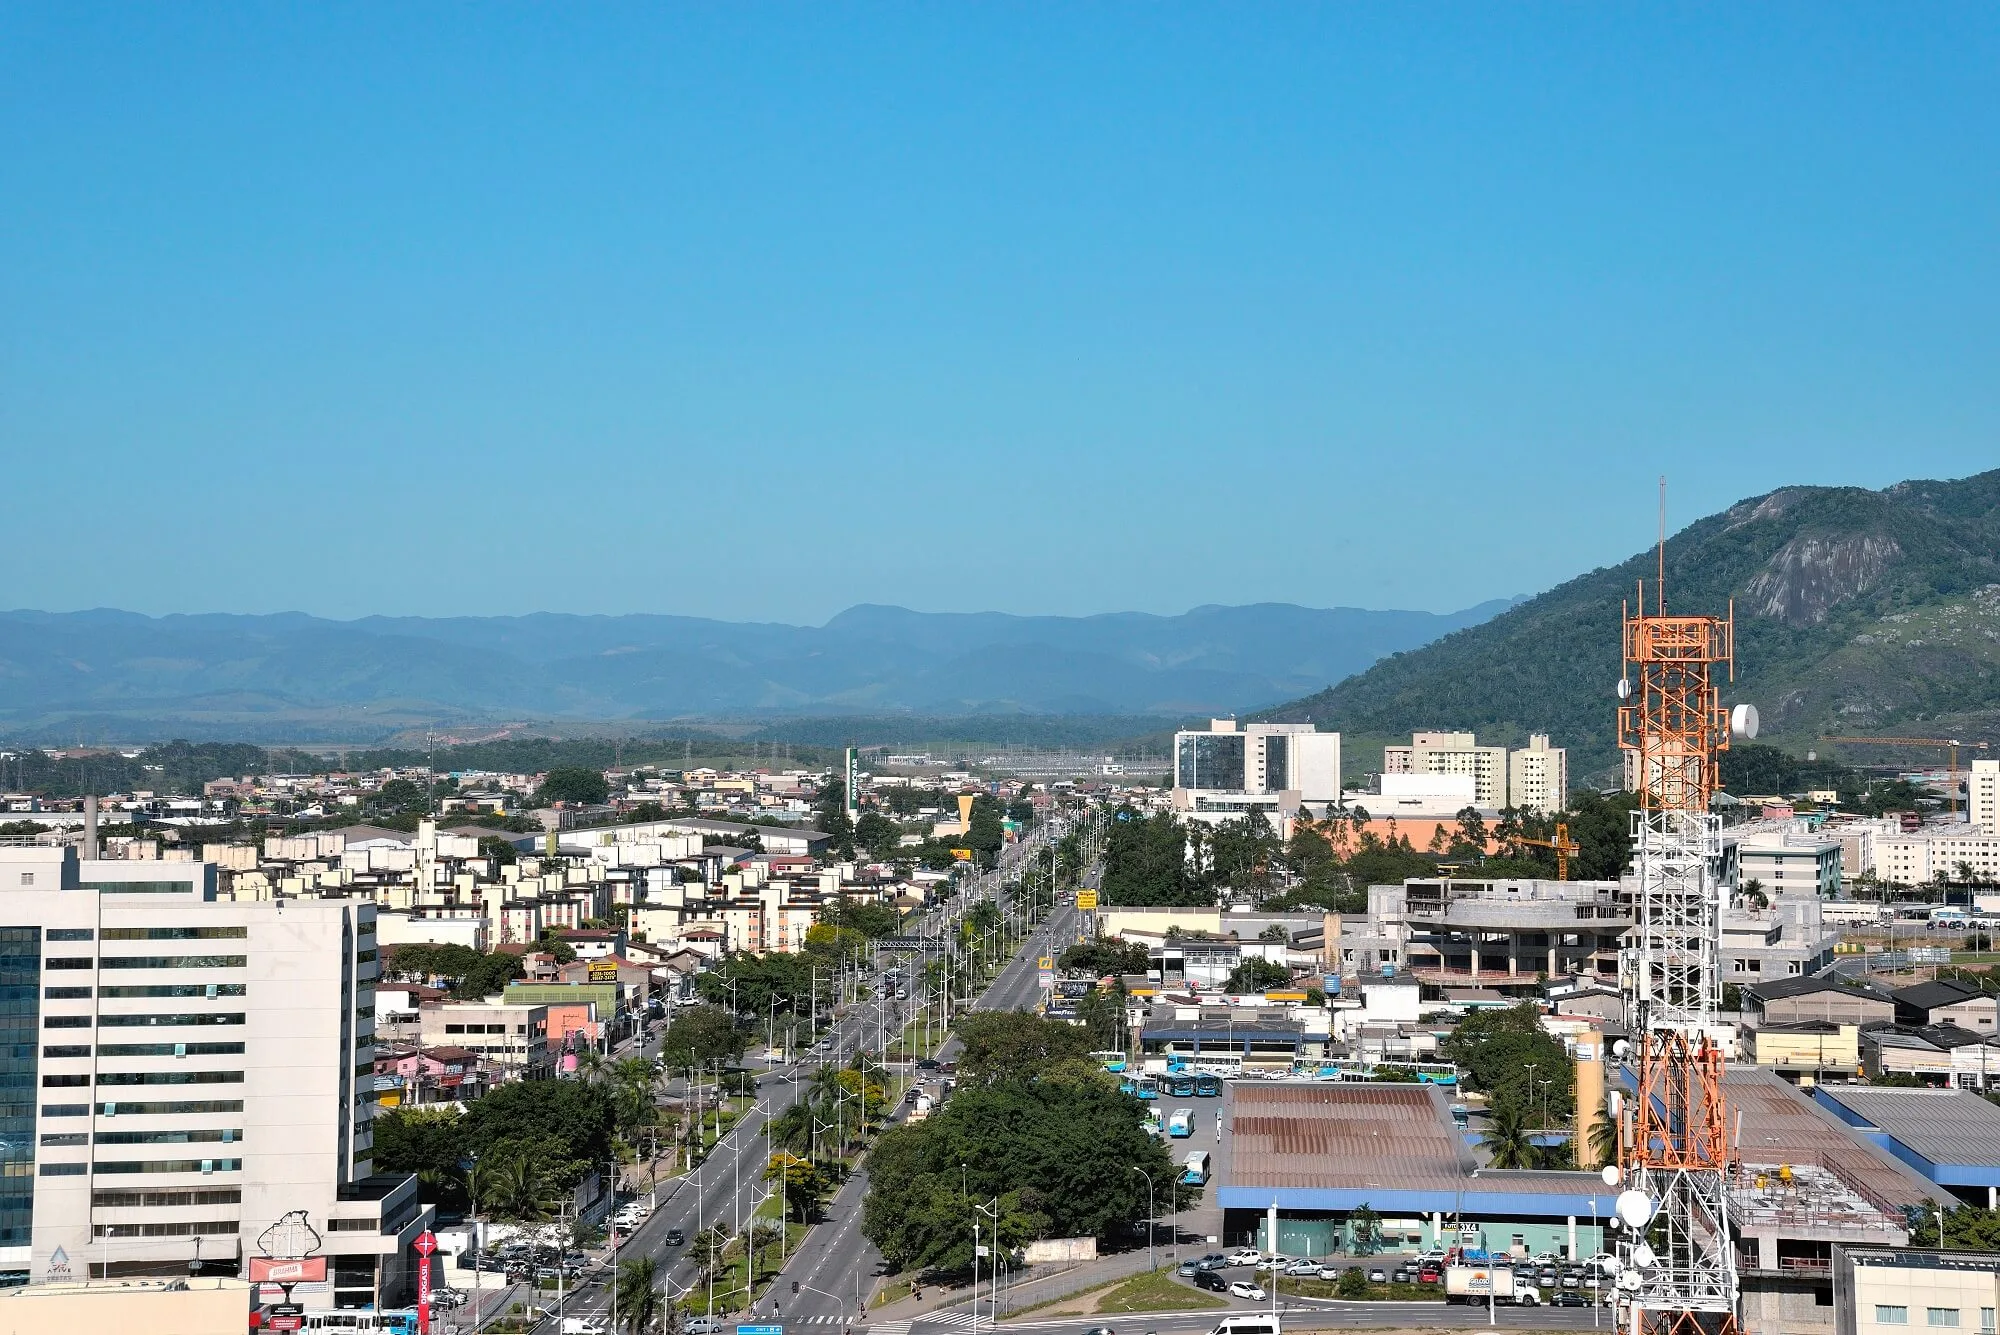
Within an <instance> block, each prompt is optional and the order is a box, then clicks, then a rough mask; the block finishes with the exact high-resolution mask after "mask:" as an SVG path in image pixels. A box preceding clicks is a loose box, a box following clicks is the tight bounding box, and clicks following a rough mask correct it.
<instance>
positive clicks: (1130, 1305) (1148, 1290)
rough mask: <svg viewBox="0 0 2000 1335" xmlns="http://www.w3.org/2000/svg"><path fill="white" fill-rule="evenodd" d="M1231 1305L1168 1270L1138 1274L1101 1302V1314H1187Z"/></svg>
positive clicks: (1108, 1294) (1217, 1295)
mask: <svg viewBox="0 0 2000 1335" xmlns="http://www.w3.org/2000/svg"><path fill="white" fill-rule="evenodd" d="M1227 1306H1229V1301H1228V1300H1227V1299H1226V1298H1223V1297H1222V1296H1221V1295H1220V1294H1215V1293H1209V1292H1206V1291H1204V1290H1202V1289H1197V1288H1195V1287H1194V1286H1193V1285H1192V1284H1181V1283H1178V1282H1176V1281H1175V1279H1174V1277H1173V1273H1172V1272H1171V1271H1167V1270H1154V1271H1151V1272H1149V1273H1147V1274H1144V1275H1134V1276H1132V1278H1130V1279H1128V1280H1126V1281H1125V1282H1124V1283H1123V1284H1120V1285H1119V1286H1118V1287H1117V1288H1115V1289H1113V1290H1111V1291H1110V1292H1109V1293H1107V1294H1105V1295H1104V1296H1103V1297H1102V1298H1099V1299H1098V1300H1097V1310H1098V1311H1099V1312H1185V1311H1191V1310H1194V1309H1196V1308H1207V1307H1227Z"/></svg>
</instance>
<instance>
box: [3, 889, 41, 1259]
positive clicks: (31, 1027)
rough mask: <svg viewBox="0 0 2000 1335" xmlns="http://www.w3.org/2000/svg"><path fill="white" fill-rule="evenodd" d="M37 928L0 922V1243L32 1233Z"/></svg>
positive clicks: (18, 1243)
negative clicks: (4, 924) (11, 925)
mask: <svg viewBox="0 0 2000 1335" xmlns="http://www.w3.org/2000/svg"><path fill="white" fill-rule="evenodd" d="M41 989H42V929H41V928H39V927H0V1247H26V1246H27V1245H29V1243H30V1242H31V1241H33V1239H34V1233H35V1098H36V1094H37V1090H38V1084H37V1081H38V1079H39V1075H40V1070H39V1067H40V1061H39V1055H40V1054H39V1051H38V1044H39V1042H40V1038H41V1035H40V1032H39V1030H40V1025H41V1009H42V1008H41Z"/></svg>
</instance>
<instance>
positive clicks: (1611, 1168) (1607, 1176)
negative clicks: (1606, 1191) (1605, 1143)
mask: <svg viewBox="0 0 2000 1335" xmlns="http://www.w3.org/2000/svg"><path fill="white" fill-rule="evenodd" d="M1599 1176H1600V1177H1602V1178H1603V1179H1604V1185H1605V1186H1607V1187H1615V1186H1617V1185H1618V1179H1619V1178H1620V1177H1622V1176H1624V1174H1622V1173H1620V1172H1619V1171H1618V1165H1617V1164H1615V1163H1608V1164H1606V1165H1604V1171H1603V1172H1602V1173H1600V1174H1599Z"/></svg>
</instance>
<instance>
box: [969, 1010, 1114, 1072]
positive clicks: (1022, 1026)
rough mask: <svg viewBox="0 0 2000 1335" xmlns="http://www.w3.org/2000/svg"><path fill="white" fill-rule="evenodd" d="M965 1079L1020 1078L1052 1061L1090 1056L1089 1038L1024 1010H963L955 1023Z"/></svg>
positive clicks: (1077, 1030)
mask: <svg viewBox="0 0 2000 1335" xmlns="http://www.w3.org/2000/svg"><path fill="white" fill-rule="evenodd" d="M958 1037H959V1041H960V1042H962V1043H963V1044H964V1045H965V1050H964V1052H962V1053H961V1054H960V1055H959V1059H958V1069H959V1071H960V1073H961V1075H962V1076H963V1077H964V1078H966V1079H968V1080H989V1081H990V1080H1024V1079H1027V1078H1029V1077H1031V1076H1034V1075H1037V1074H1039V1073H1041V1072H1042V1071H1043V1070H1045V1069H1046V1068H1048V1067H1049V1066H1051V1065H1054V1064H1055V1063H1057V1062H1062V1061H1067V1060H1071V1059H1073V1058H1078V1057H1087V1056H1089V1055H1090V1052H1091V1046H1090V1035H1089V1034H1088V1033H1086V1032H1085V1031H1084V1030H1083V1029H1080V1028H1078V1027H1077V1026H1076V1025H1073V1024H1064V1023H1062V1022H1061V1021H1059V1020H1045V1019H1043V1018H1042V1017H1041V1016H1039V1015H1030V1014H1028V1013H1026V1012H1025V1011H967V1012H966V1013H965V1015H964V1016H962V1017H961V1018H960V1020H959V1022H958Z"/></svg>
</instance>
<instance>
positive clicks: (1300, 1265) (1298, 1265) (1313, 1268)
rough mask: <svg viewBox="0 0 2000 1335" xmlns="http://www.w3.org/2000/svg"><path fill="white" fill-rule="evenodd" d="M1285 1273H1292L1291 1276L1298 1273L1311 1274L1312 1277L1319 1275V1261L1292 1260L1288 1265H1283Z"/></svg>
mask: <svg viewBox="0 0 2000 1335" xmlns="http://www.w3.org/2000/svg"><path fill="white" fill-rule="evenodd" d="M1285 1273H1286V1274H1288V1275H1293V1276H1298V1275H1311V1276H1313V1277H1314V1278H1318V1276H1319V1262H1318V1261H1294V1262H1292V1263H1291V1264H1290V1265H1288V1266H1286V1267H1285Z"/></svg>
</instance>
